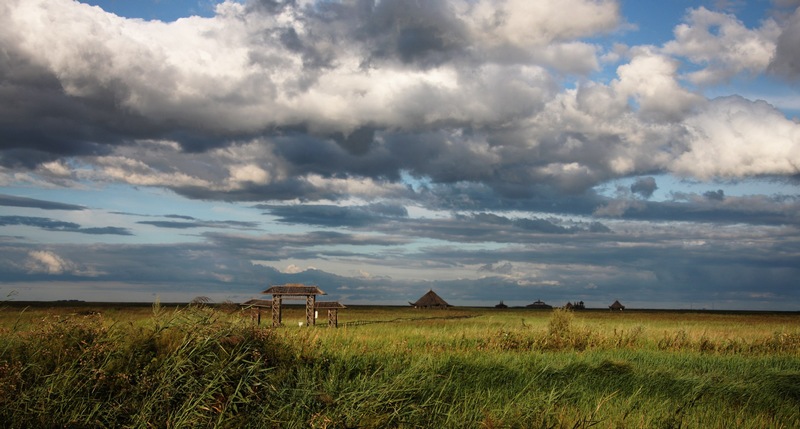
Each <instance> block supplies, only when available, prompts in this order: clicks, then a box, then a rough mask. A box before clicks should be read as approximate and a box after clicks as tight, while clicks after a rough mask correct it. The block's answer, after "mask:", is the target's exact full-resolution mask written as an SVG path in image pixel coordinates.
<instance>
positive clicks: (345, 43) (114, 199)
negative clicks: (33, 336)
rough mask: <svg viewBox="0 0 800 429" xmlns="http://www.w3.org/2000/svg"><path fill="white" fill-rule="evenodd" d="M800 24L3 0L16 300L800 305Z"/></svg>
mask: <svg viewBox="0 0 800 429" xmlns="http://www.w3.org/2000/svg"><path fill="white" fill-rule="evenodd" d="M799 228H800V1H797V0H773V1H767V0H754V1H746V2H745V1H735V0H731V1H708V2H703V1H684V0H671V1H666V2H664V1H662V2H641V1H611V0H542V1H537V2H530V1H528V0H450V1H419V0H340V1H336V0H294V1H292V0H286V1H281V0H243V1H232V0H227V1H222V2H219V1H213V0H174V1H170V0H141V1H127V0H104V1H101V0H96V1H86V2H77V1H70V0H6V1H4V2H2V4H0V301H3V300H20V301H25V300H46V301H50V300H68V299H79V300H86V301H139V302H153V301H155V300H156V299H158V300H160V301H161V302H188V301H189V300H191V299H193V298H195V297H200V296H203V297H208V298H209V299H211V300H212V301H214V302H224V301H233V302H242V301H244V300H246V299H250V298H254V297H260V292H261V291H263V290H265V289H267V288H268V287H269V286H271V285H279V284H284V283H304V284H311V285H316V286H318V287H320V288H321V289H322V290H324V291H325V292H327V296H325V297H321V298H320V299H325V300H338V301H339V302H341V303H343V304H345V305H347V304H351V305H356V304H385V305H405V304H407V302H409V301H411V302H413V301H415V300H416V299H417V298H419V297H420V296H421V295H423V294H424V293H425V292H427V291H428V290H430V289H433V290H435V291H436V292H437V293H438V294H439V295H440V296H442V297H443V298H444V299H445V300H447V301H448V302H449V303H450V304H453V305H463V306H491V305H495V304H497V303H499V302H500V301H503V302H504V303H506V304H508V305H510V306H524V305H527V304H530V303H532V302H533V301H535V300H543V301H545V302H547V303H549V304H552V305H563V304H565V303H566V302H575V301H584V302H585V304H586V305H587V307H596V308H603V307H606V306H608V305H610V304H611V303H612V302H613V301H614V300H619V301H620V302H622V303H623V304H625V305H626V306H627V307H628V308H678V309H701V308H707V309H748V310H789V311H798V310H800V229H799Z"/></svg>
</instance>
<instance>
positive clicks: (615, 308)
mask: <svg viewBox="0 0 800 429" xmlns="http://www.w3.org/2000/svg"><path fill="white" fill-rule="evenodd" d="M608 308H610V309H611V311H622V310H624V309H625V306H624V305H622V304H620V303H619V301H616V300H615V301H614V303H613V304H611V305H609V306H608Z"/></svg>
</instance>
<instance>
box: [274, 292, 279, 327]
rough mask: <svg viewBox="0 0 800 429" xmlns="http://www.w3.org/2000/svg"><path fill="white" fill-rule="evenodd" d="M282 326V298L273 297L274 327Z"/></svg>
mask: <svg viewBox="0 0 800 429" xmlns="http://www.w3.org/2000/svg"><path fill="white" fill-rule="evenodd" d="M278 326H281V296H280V295H273V297H272V327H273V328H277V327H278Z"/></svg>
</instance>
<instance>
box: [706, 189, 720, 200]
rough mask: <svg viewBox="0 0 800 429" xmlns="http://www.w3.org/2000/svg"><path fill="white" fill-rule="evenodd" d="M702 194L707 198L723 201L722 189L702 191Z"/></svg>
mask: <svg viewBox="0 0 800 429" xmlns="http://www.w3.org/2000/svg"><path fill="white" fill-rule="evenodd" d="M703 196H704V197H706V198H708V199H709V200H713V201H723V200H724V199H725V192H723V191H722V189H718V190H716V191H707V192H704V193H703Z"/></svg>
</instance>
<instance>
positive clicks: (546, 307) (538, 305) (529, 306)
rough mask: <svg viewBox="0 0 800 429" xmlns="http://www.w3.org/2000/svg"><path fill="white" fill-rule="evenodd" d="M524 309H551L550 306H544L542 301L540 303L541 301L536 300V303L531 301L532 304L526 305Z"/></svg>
mask: <svg viewBox="0 0 800 429" xmlns="http://www.w3.org/2000/svg"><path fill="white" fill-rule="evenodd" d="M525 307H526V308H540V309H549V308H553V306H552V305H548V304H545V303H544V301H541V300H538V299H537V300H536V301H533V304H528V305H526V306H525Z"/></svg>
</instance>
